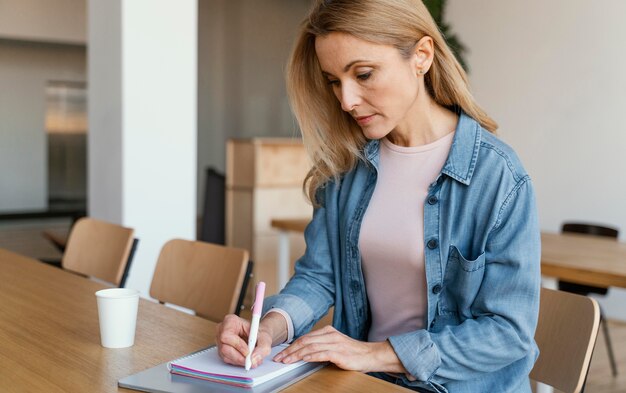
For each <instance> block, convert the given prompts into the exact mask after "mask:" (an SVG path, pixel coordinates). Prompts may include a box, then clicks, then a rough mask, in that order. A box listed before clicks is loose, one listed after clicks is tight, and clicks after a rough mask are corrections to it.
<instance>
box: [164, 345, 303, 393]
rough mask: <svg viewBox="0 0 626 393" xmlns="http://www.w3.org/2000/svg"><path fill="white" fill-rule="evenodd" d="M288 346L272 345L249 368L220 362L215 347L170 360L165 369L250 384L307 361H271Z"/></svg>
mask: <svg viewBox="0 0 626 393" xmlns="http://www.w3.org/2000/svg"><path fill="white" fill-rule="evenodd" d="M287 346H288V345H286V344H284V345H279V346H276V347H274V348H272V352H271V353H270V355H269V356H268V357H266V358H265V359H264V360H263V363H262V364H261V365H260V366H258V367H256V368H253V369H250V370H249V371H246V370H245V369H244V368H243V367H240V366H232V365H230V364H226V363H224V361H223V360H222V359H221V358H220V357H219V354H218V353H217V347H210V348H207V349H205V350H202V351H199V352H196V353H193V354H191V355H188V356H185V357H182V358H180V359H176V360H173V361H171V362H170V363H169V364H168V368H169V370H170V372H171V373H172V374H176V375H183V376H186V377H192V378H198V379H203V380H206V381H211V382H219V383H224V384H227V385H232V386H239V387H253V386H257V385H260V384H262V383H264V382H267V381H269V380H272V379H274V378H277V377H279V376H281V375H283V374H286V373H288V372H290V371H291V370H294V369H296V368H298V367H301V366H304V365H305V364H307V362H304V361H299V362H296V363H291V364H283V363H278V362H274V361H273V360H272V359H273V358H274V356H276V354H278V353H279V352H280V351H282V350H283V349H285V348H287Z"/></svg>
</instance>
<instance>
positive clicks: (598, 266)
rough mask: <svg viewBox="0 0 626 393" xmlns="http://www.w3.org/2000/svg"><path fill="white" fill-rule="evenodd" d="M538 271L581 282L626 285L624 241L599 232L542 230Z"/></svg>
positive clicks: (600, 284)
mask: <svg viewBox="0 0 626 393" xmlns="http://www.w3.org/2000/svg"><path fill="white" fill-rule="evenodd" d="M541 273H542V274H544V275H546V276H552V277H556V278H560V279H563V280H567V281H572V282H577V283H580V284H588V285H596V286H604V287H621V288H626V243H622V242H618V241H615V240H613V239H608V238H603V237H599V236H590V235H580V234H569V233H568V234H560V233H542V234H541Z"/></svg>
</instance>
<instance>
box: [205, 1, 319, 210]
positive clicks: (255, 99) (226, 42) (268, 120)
mask: <svg viewBox="0 0 626 393" xmlns="http://www.w3.org/2000/svg"><path fill="white" fill-rule="evenodd" d="M198 5H199V22H198V23H199V26H198V49H199V50H198V186H199V187H198V201H199V202H201V201H202V198H203V196H204V168H205V167H207V166H212V167H214V168H217V169H218V170H219V171H221V172H224V170H225V148H224V147H225V142H226V140H227V139H228V138H248V137H256V136H294V135H299V134H298V132H297V131H296V130H297V128H296V124H295V121H294V119H293V116H292V115H291V111H290V109H289V103H288V101H287V93H286V92H285V78H284V69H285V64H286V61H287V57H288V55H289V52H290V50H291V46H292V43H293V40H294V39H295V36H296V31H297V29H298V26H299V24H300V22H301V20H302V19H303V18H304V17H305V16H306V13H307V11H308V9H309V6H310V1H309V0H290V1H285V0H263V1H257V0H200V1H199V4H198Z"/></svg>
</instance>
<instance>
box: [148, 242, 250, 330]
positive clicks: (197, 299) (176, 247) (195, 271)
mask: <svg viewBox="0 0 626 393" xmlns="http://www.w3.org/2000/svg"><path fill="white" fill-rule="evenodd" d="M247 266H248V251H246V250H243V249H238V248H233V247H225V246H221V245H217V244H210V243H205V242H198V241H190V240H181V239H174V240H170V241H168V242H167V243H165V245H164V246H163V248H162V249H161V254H160V255H159V259H158V261H157V266H156V269H155V271H154V276H153V277H152V284H151V286H150V296H152V297H153V298H155V299H157V300H159V301H160V302H163V303H171V304H175V305H178V306H182V307H185V308H189V309H192V310H194V311H195V312H196V314H197V315H199V316H201V317H204V318H207V319H210V320H212V321H215V322H220V321H222V319H224V316H226V314H231V313H233V312H235V308H236V306H237V301H238V299H239V295H240V292H241V289H242V284H243V282H244V278H245V275H246V267H247Z"/></svg>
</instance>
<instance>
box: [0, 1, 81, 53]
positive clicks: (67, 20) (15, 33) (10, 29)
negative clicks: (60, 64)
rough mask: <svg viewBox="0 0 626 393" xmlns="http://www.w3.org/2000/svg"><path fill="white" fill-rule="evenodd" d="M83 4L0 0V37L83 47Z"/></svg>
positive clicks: (75, 2) (74, 2) (78, 2)
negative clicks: (81, 45) (80, 45)
mask: <svg viewBox="0 0 626 393" xmlns="http://www.w3.org/2000/svg"><path fill="white" fill-rule="evenodd" d="M86 3H87V2H86V0H1V1H0V37H2V38H10V39H19V40H29V41H44V42H57V43H69V44H85V43H86V38H87V27H86V19H87V18H86V12H87V11H86V8H85V7H86Z"/></svg>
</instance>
